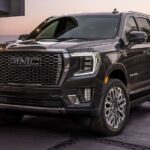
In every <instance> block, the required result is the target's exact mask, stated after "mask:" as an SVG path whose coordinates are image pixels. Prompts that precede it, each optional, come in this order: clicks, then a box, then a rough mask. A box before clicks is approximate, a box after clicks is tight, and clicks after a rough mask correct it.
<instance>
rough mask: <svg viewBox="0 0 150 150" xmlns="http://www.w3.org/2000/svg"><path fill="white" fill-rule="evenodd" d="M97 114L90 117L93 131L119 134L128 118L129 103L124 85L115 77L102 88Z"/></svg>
mask: <svg viewBox="0 0 150 150" xmlns="http://www.w3.org/2000/svg"><path fill="white" fill-rule="evenodd" d="M100 103H101V104H100V108H99V116H98V117H97V118H94V119H92V122H91V127H92V129H93V130H94V131H96V132H98V133H102V134H105V135H108V136H114V135H117V134H119V133H120V132H121V131H122V130H123V129H124V127H125V125H126V123H127V120H128V118H129V111H130V104H129V96H128V92H127V90H126V87H125V85H124V84H123V83H122V82H121V81H120V80H117V79H111V80H110V82H109V83H108V85H107V86H106V87H105V88H104V90H103V96H102V99H101V102H100Z"/></svg>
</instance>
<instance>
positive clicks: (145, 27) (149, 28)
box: [137, 18, 150, 41]
mask: <svg viewBox="0 0 150 150" xmlns="http://www.w3.org/2000/svg"><path fill="white" fill-rule="evenodd" d="M137 23H138V25H139V27H140V29H141V30H142V31H144V32H146V33H147V34H148V37H149V38H148V41H150V25H149V22H148V20H147V19H145V18H137Z"/></svg>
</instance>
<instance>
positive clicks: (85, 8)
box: [0, 0, 150, 35]
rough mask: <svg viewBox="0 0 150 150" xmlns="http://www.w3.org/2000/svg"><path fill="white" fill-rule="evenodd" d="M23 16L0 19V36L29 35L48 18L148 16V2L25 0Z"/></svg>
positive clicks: (122, 0)
mask: <svg viewBox="0 0 150 150" xmlns="http://www.w3.org/2000/svg"><path fill="white" fill-rule="evenodd" d="M25 6H26V8H25V16H22V17H10V18H0V35H20V34H27V33H30V32H31V31H32V30H33V29H34V28H35V27H36V26H37V25H38V24H39V23H41V22H42V21H43V20H44V19H46V18H48V17H50V16H60V15H66V14H72V13H85V12H86V13H87V12H112V11H113V9H114V8H117V9H118V10H119V11H120V12H122V11H138V12H143V13H146V14H150V0H25Z"/></svg>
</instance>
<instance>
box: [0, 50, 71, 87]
mask: <svg viewBox="0 0 150 150" xmlns="http://www.w3.org/2000/svg"><path fill="white" fill-rule="evenodd" d="M18 51H19V52H22V51H24V52H25V51H27V52H52V53H55V52H56V53H62V56H63V66H64V68H62V69H63V70H62V71H63V72H62V75H61V78H60V81H59V84H58V85H48V86H43V85H40V84H38V85H37V84H15V83H8V84H5V85H15V86H24V87H26V86H32V87H35V86H36V87H37V86H38V87H56V88H57V87H60V86H61V85H62V84H63V82H64V80H65V78H66V77H67V74H68V71H69V68H70V59H69V58H70V55H69V53H68V51H67V50H66V49H36V50H35V49H33V50H32V49H31V48H30V49H18V48H17V49H7V50H6V51H4V52H18ZM2 85H3V84H2Z"/></svg>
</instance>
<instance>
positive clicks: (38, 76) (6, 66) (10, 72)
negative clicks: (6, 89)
mask: <svg viewBox="0 0 150 150" xmlns="http://www.w3.org/2000/svg"><path fill="white" fill-rule="evenodd" d="M29 60H32V61H29ZM34 61H37V62H34ZM62 68H63V58H62V54H61V53H55V52H24V51H18V52H14V51H12V52H1V53H0V83H6V84H7V83H14V84H39V85H47V86H48V85H58V84H59V82H60V79H61V74H62Z"/></svg>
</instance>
